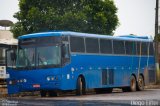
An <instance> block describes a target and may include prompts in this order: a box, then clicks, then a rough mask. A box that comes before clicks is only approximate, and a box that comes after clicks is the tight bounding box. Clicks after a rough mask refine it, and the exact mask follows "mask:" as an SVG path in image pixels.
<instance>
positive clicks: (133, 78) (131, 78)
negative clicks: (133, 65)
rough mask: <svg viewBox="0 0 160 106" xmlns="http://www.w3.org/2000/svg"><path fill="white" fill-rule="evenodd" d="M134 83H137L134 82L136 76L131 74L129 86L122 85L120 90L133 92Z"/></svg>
mask: <svg viewBox="0 0 160 106" xmlns="http://www.w3.org/2000/svg"><path fill="white" fill-rule="evenodd" d="M136 85H137V83H136V78H135V77H134V76H133V75H132V76H131V77H130V86H129V87H123V88H122V91H123V92H129V91H130V92H135V91H136Z"/></svg>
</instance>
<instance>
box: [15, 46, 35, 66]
mask: <svg viewBox="0 0 160 106" xmlns="http://www.w3.org/2000/svg"><path fill="white" fill-rule="evenodd" d="M30 67H35V48H25V47H23V48H19V52H18V59H17V68H30Z"/></svg>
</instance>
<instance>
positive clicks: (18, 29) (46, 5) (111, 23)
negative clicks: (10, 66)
mask: <svg viewBox="0 0 160 106" xmlns="http://www.w3.org/2000/svg"><path fill="white" fill-rule="evenodd" d="M19 8H20V11H19V12H17V13H15V15H14V18H17V20H18V22H17V23H15V24H14V25H13V26H12V27H11V31H12V32H13V34H14V37H18V36H20V35H23V34H28V33H33V32H42V31H49V30H64V31H79V32H86V33H98V34H113V31H114V30H115V29H116V27H117V25H118V18H117V15H116V13H117V8H116V6H115V5H114V2H113V0H19Z"/></svg>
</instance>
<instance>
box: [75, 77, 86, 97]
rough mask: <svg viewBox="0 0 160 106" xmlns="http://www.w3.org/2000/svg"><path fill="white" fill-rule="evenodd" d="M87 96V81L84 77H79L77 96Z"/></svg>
mask: <svg viewBox="0 0 160 106" xmlns="http://www.w3.org/2000/svg"><path fill="white" fill-rule="evenodd" d="M84 94H86V87H85V80H84V78H83V77H81V76H80V77H78V79H77V89H76V95H84Z"/></svg>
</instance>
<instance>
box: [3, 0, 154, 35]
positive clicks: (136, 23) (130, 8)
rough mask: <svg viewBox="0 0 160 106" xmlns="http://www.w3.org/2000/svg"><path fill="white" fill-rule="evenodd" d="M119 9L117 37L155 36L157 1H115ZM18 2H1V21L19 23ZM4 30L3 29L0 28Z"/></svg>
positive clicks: (7, 0) (13, 0)
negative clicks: (15, 14)
mask: <svg viewBox="0 0 160 106" xmlns="http://www.w3.org/2000/svg"><path fill="white" fill-rule="evenodd" d="M114 2H115V5H116V7H117V8H118V12H117V15H118V18H119V22H120V24H119V26H118V27H117V29H116V30H115V35H127V34H135V35H142V36H143V35H144V36H152V37H153V36H154V26H155V4H156V0H114ZM17 11H19V7H18V0H0V20H3V19H7V20H11V21H13V22H14V23H15V22H17V20H16V19H15V18H13V15H14V13H15V12H17ZM0 29H2V27H0Z"/></svg>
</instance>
